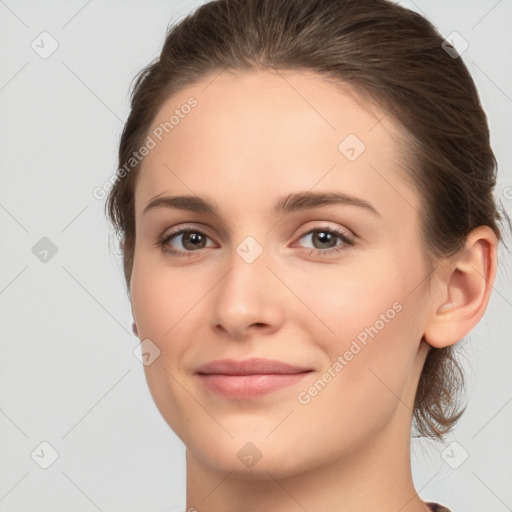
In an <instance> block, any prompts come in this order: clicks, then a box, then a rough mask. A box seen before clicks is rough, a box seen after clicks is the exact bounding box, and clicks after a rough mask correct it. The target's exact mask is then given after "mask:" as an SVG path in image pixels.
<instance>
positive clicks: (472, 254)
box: [424, 226, 498, 348]
mask: <svg viewBox="0 0 512 512" xmlns="http://www.w3.org/2000/svg"><path fill="white" fill-rule="evenodd" d="M497 245H498V240H497V238H496V235H495V233H494V231H493V230H492V229H491V228H490V227H489V226H479V227H477V228H475V229H474V230H473V231H471V233H470V234H469V236H468V239H467V242H466V244H465V247H464V249H463V250H462V251H461V254H460V255H459V256H457V258H456V259H455V260H450V262H449V264H448V267H447V272H445V274H444V275H445V277H444V278H440V285H441V288H440V289H441V293H440V294H438V295H436V296H435V297H434V299H435V300H434V302H432V313H431V315H430V316H429V318H428V320H427V323H426V326H425V333H424V337H425V340H426V342H427V343H428V344H429V345H431V346H433V347H436V348H443V347H446V346H449V345H453V344H455V343H457V342H458V341H460V340H461V339H462V338H463V337H464V336H466V334H468V333H469V332H470V331H471V330H472V329H473V328H474V327H475V325H476V324H477V323H478V322H479V321H480V319H481V318H482V316H483V315H484V313H485V311H486V309H487V304H488V302H489V298H490V295H491V291H492V286H493V283H494V279H495V277H496V270H497V265H498V262H497Z"/></svg>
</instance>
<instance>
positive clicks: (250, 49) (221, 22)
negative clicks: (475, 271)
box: [105, 0, 510, 441]
mask: <svg viewBox="0 0 512 512" xmlns="http://www.w3.org/2000/svg"><path fill="white" fill-rule="evenodd" d="M442 43H443V38H442V37H441V36H440V34H439V33H438V32H437V31H436V29H435V28H434V26H433V25H432V24H431V23H430V22H429V21H428V20H426V19H425V18H423V17H422V16H420V15H419V14H417V13H415V12H413V11H410V10H408V9H405V8H403V7H401V6H398V5H395V4H393V3H391V2H390V1H387V0H308V1H304V0H215V1H211V2H208V3H206V4H203V5H202V6H200V7H199V8H198V9H197V10H196V11H195V12H194V13H193V14H191V15H189V16H187V17H186V18H184V19H183V20H181V21H180V22H179V23H177V24H176V25H174V26H173V27H171V28H169V29H168V33H167V37H166V40H165V43H164V45H163V48H162V51H161V53H160V56H159V58H157V59H155V60H154V61H153V62H152V63H150V64H149V65H148V66H146V67H145V68H144V69H142V70H141V71H140V73H139V74H138V75H137V76H136V80H135V84H134V86H133V90H132V94H131V112H130V115H129V117H128V120H127V122H126V124H125V127H124V130H123V133H122V135H121V140H120V145H119V169H120V168H121V166H123V165H124V164H126V162H128V161H129V160H130V158H131V157H132V156H133V153H134V152H136V151H137V150H138V149H139V148H140V147H141V146H142V145H143V142H144V140H145V139H146V137H147V135H148V130H149V128H150V125H151V123H152V121H153V120H154V118H155V116H156V114H157V112H158V111H159V109H160V108H161V106H162V104H163V103H164V102H165V101H166V100H168V99H169V98H170V97H171V96H172V95H173V94H174V93H176V92H178V91H180V90H182V89H184V88H186V87H187V86H190V85H193V84H195V83H197V82H199V81H201V80H204V79H205V78H206V77H207V76H208V75H210V74H212V73H214V72H221V71H223V70H226V69H227V70H236V71H238V70H240V71H244V70H247V71H249V70H258V69H267V70H286V69H291V70H304V71H313V72H315V73H317V74H319V75H321V76H323V77H325V78H326V79H329V80H332V81H333V82H336V83H339V84H340V85H342V84H347V85H349V86H353V90H355V91H356V92H357V93H358V94H359V95H360V96H361V97H362V98H365V99H367V100H370V101H374V102H376V104H378V105H379V106H380V107H381V108H383V109H385V110H386V111H388V114H389V115H390V116H392V119H393V120H394V121H395V122H396V123H397V124H398V125H400V126H402V127H403V128H405V133H407V136H408V138H409V140H408V146H407V148H408V151H407V155H408V158H409V163H410V165H409V167H408V178H409V179H410V181H411V183H413V184H414V185H415V186H416V188H417V190H418V192H419V194H420V196H421V198H422V209H421V212H420V218H421V221H422V225H421V229H422V234H423V240H424V247H423V252H424V255H425V261H426V262H427V264H428V267H429V269H430V270H433V269H434V268H435V261H436V260H437V259H438V258H444V257H451V256H454V255H457V254H458V253H459V251H460V250H461V249H462V248H463V247H464V245H465V242H466V240H467V235H468V234H469V232H470V231H471V230H472V229H474V228H475V227H477V226H480V225H487V226H490V227H491V228H492V229H493V231H494V232H495V234H496V236H497V238H498V240H500V241H502V236H501V233H500V229H499V227H498V225H497V221H498V220H499V221H501V220H503V217H502V216H501V215H500V213H499V211H498V208H497V205H496V204H495V200H494V197H493V189H494V186H495V184H496V168H497V162H496V160H495V157H494V154H493V151H492V150H491V147H490V144H489V129H488V126H487V118H486V115H485V113H484V112H483V110H482V107H481V105H480V101H479V97H478V93H477V90H476V87H475V85H474V83H473V80H472V78H471V76H470V74H469V72H468V70H467V68H466V67H465V65H464V63H463V61H462V59H461V58H460V56H459V57H457V55H455V56H454V55H453V51H452V52H451V54H450V53H449V52H448V51H446V49H445V48H446V44H445V43H444V44H442ZM139 167H140V164H138V165H134V166H133V170H131V171H130V172H129V173H127V174H126V173H125V174H126V175H124V174H119V171H118V175H117V180H116V182H115V183H114V185H113V187H112V189H111V190H110V192H109V196H108V198H107V202H106V205H105V206H106V210H107V213H108V216H109V218H110V220H111V222H112V224H113V226H114V228H115V230H116V232H117V234H118V235H119V236H120V239H121V249H122V252H123V265H124V275H125V280H126V284H127V287H128V292H129V291H130V290H129V286H130V285H129V283H130V276H131V271H132V265H133V256H134V247H135V215H134V191H135V185H136V178H137V175H138V173H137V170H138V168H139ZM504 215H505V217H506V218H507V220H508V221H509V225H510V219H509V218H508V216H507V214H506V212H505V213H504ZM454 349H455V347H454V346H448V347H445V348H441V349H437V348H434V347H432V348H431V349H430V352H429V354H428V356H427V359H426V361H425V365H424V368H423V371H422V375H421V377H420V381H419V385H418V389H417V392H416V398H415V404H414V422H415V423H414V424H415V426H416V428H417V431H418V433H419V436H417V437H421V436H424V437H430V438H432V439H435V440H441V441H442V440H443V438H444V436H445V435H446V434H447V433H448V432H449V431H450V430H451V429H452V427H453V426H454V424H455V423H456V422H457V421H458V419H459V418H460V416H461V415H462V414H463V412H464V410H465V408H466V407H464V408H463V409H462V410H460V411H458V410H457V409H458V398H459V394H460V393H461V391H462V389H463V388H464V386H465V382H464V375H463V372H462V368H461V366H460V365H459V363H458V362H457V359H456V358H455V352H454Z"/></svg>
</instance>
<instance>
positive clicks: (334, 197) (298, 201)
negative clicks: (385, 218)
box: [143, 191, 380, 218]
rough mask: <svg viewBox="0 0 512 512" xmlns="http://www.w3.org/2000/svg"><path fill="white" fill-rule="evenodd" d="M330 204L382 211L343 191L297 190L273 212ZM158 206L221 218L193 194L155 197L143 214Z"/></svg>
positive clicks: (299, 209) (283, 212)
mask: <svg viewBox="0 0 512 512" xmlns="http://www.w3.org/2000/svg"><path fill="white" fill-rule="evenodd" d="M330 205H350V206H357V207H360V208H363V209H365V210H367V211H369V212H371V213H373V214H374V215H376V216H378V217H380V213H379V212H378V211H377V210H376V209H375V208H374V207H373V206H372V205H371V204H370V203H369V202H368V201H365V200H364V199H360V198H358V197H354V196H350V195H347V194H344V193H341V192H310V191H308V192H295V193H293V194H289V195H287V196H282V197H279V198H278V199H277V201H276V202H275V203H274V207H273V213H274V215H281V214H282V215H285V214H288V213H292V212H297V211H302V210H309V209H312V208H318V207H321V206H330ZM157 208H171V209H172V208H174V209H178V210H186V211H190V212H197V213H203V214H206V215H213V216H215V217H218V218H221V214H220V211H219V209H218V207H217V206H216V205H215V204H214V203H211V202H209V201H207V200H206V199H203V198H201V197H198V196H192V195H185V196H157V197H154V198H153V199H152V200H151V201H150V202H149V203H148V204H147V205H146V207H145V208H144V210H143V214H145V213H147V212H149V211H151V210H154V209H157Z"/></svg>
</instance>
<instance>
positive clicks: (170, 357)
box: [107, 0, 504, 512]
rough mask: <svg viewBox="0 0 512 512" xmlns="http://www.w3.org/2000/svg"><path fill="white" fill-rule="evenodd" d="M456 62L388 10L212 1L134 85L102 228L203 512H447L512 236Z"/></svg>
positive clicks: (171, 37) (483, 124)
mask: <svg viewBox="0 0 512 512" xmlns="http://www.w3.org/2000/svg"><path fill="white" fill-rule="evenodd" d="M495 172H496V161H495V158H494V155H493V152H492V150H491V148H490V145H489V130H488V126H487V120H486V116H485V114H484V112H483V110H482V108H481V105H480V102H479V98H478V94H477V91H476V89H475V85H474V83H473V81H472V79H471V77H470V75H469V73H468V71H467V69H466V67H465V66H464V64H463V62H462V60H461V58H460V57H458V56H457V55H456V53H455V50H454V48H453V47H450V46H449V45H447V44H446V42H444V41H443V39H442V37H441V36H440V35H439V34H438V33H437V32H436V30H435V29H434V28H433V26H432V25H431V24H430V23H429V22H428V21H427V20H425V19H424V18H423V17H421V16H420V15H418V14H416V13H414V12H411V11H409V10H407V9H405V8H402V7H400V6H398V5H395V4H393V3H391V2H388V1H384V0H368V1H365V2H360V1H358V0H311V1H308V2H304V1H302V0H217V1H213V2H209V3H206V4H204V5H203V6H201V7H200V8H199V9H197V11H196V12H195V13H194V14H193V15H191V16H188V17H187V18H185V19H184V20H182V21H181V22H180V23H179V24H177V25H176V26H174V27H173V28H172V30H170V31H169V34H168V37H167V39H166V41H165V44H164V46H163V48H162V52H161V55H160V57H159V59H157V61H156V62H153V63H151V64H150V65H149V66H148V67H147V68H145V69H144V70H143V71H142V72H141V73H140V74H139V76H138V78H137V80H136V83H135V87H134V91H133V96H132V103H131V113H130V116H129V118H128V120H127V122H126V125H125V129H124V132H123V134H122V138H121V142H120V149H119V171H118V179H117V181H116V183H115V185H114V187H113V188H112V190H111V191H110V195H109V198H108V202H107V208H108V214H109V216H110V219H111V221H112V222H113V224H114V226H115V227H116V228H117V230H118V233H119V235H120V237H121V247H122V250H123V257H124V272H125V278H126V283H127V286H128V291H129V295H130V300H131V306H132V311H133V317H134V332H135V333H136V335H137V336H138V337H139V338H140V340H141V342H142V349H143V352H144V357H145V361H144V365H145V366H144V369H145V374H146V378H147V382H148V385H149V389H150V391H151V394H152V397H153V399H154V401H155V404H156V406H157V407H158V409H159V411H160V413H161V414H162V416H163V418H164V419H165V420H166V421H167V423H168V424H169V426H170V427H171V428H172V429H173V431H174V432H175V433H176V434H177V435H178V436H179V437H180V439H181V440H182V441H183V442H184V443H185V445H186V448H187V451H186V453H187V456H186V470H187V510H197V511H199V512H234V511H236V512H240V511H245V512H249V511H254V512H256V511H279V512H295V511H299V510H308V511H318V510H336V511H338V510H339V511H341V510H343V511H345V512H363V511H368V510H379V511H382V512H398V511H400V512H420V511H421V512H425V511H427V510H437V511H446V510H448V508H445V507H443V506H441V505H440V504H438V503H433V502H425V501H423V500H422V499H421V498H420V496H418V494H417V492H416V490H415V488H414V484H413V480H412V475H411V463H410V441H411V427H414V428H415V430H416V434H417V435H419V436H425V437H429V438H432V439H437V440H443V438H444V436H445V435H446V434H447V433H448V432H449V431H450V430H451V429H452V427H453V426H454V424H455V422H456V421H457V420H458V419H459V418H460V416H461V414H462V412H463V410H459V409H458V408H457V397H458V394H459V392H460V390H461V386H462V383H463V375H462V373H461V371H460V367H459V365H458V364H457V361H456V359H455V358H454V354H453V347H454V345H455V344H456V343H457V342H458V341H460V340H461V339H462V338H463V337H464V336H465V335H467V334H468V333H469V332H470V331H471V330H472V329H473V328H474V327H475V326H476V325H477V323H478V322H479V320H480V319H481V318H482V316H483V314H484V312H485V310H486V307H487V304H488V301H489V298H490V294H491V290H492V284H493V281H494V278H495V274H496V268H497V245H498V243H499V242H500V240H501V239H502V237H501V233H500V229H499V227H498V221H500V220H502V219H503V218H504V217H502V216H501V215H500V213H499V211H498V208H497V206H496V204H495V202H494V199H493V187H494V185H495V179H496V177H495Z"/></svg>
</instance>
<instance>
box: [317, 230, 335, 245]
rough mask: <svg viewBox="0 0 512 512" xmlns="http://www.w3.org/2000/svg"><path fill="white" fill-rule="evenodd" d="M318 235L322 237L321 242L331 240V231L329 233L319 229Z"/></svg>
mask: <svg viewBox="0 0 512 512" xmlns="http://www.w3.org/2000/svg"><path fill="white" fill-rule="evenodd" d="M318 233H319V235H318V237H319V238H320V242H321V243H323V244H325V243H328V242H329V241H330V240H331V238H332V237H331V233H327V232H325V231H319V232H318Z"/></svg>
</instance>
